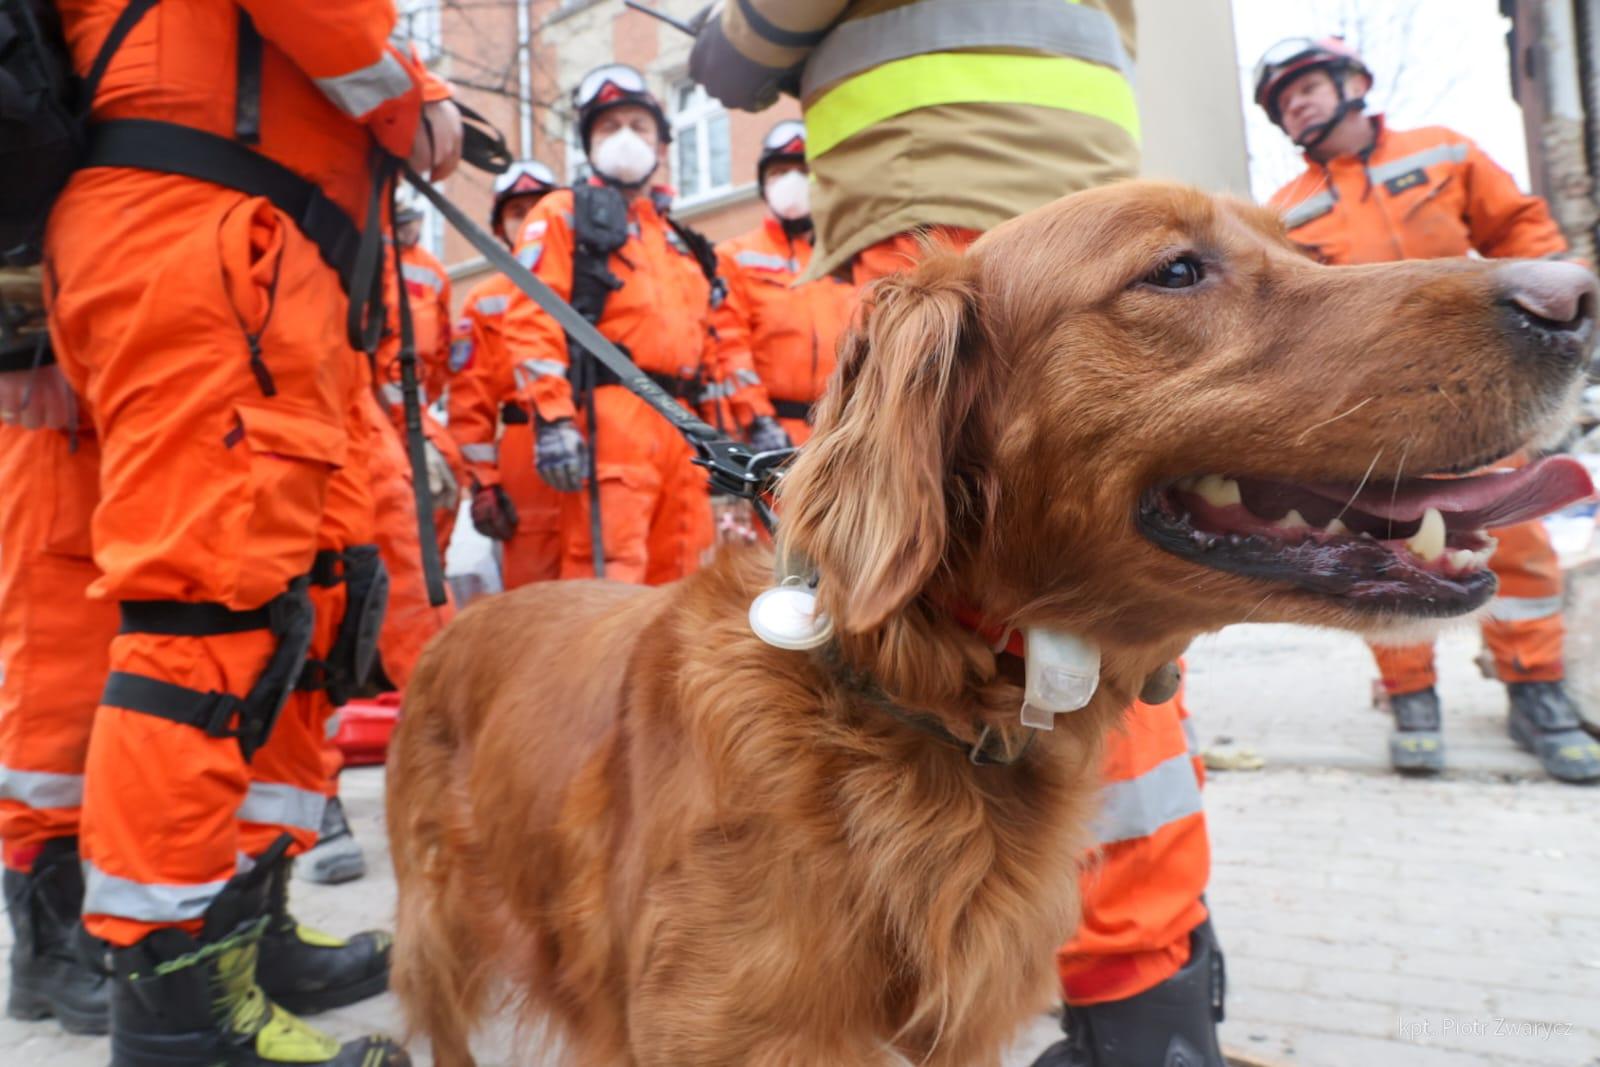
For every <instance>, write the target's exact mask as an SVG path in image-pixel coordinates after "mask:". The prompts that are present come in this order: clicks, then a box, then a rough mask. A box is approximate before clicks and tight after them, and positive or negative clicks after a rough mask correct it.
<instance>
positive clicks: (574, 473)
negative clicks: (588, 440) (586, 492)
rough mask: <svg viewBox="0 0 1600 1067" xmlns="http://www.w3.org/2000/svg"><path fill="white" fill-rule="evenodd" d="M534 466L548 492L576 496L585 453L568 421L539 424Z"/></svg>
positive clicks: (576, 432)
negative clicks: (555, 491) (548, 489)
mask: <svg viewBox="0 0 1600 1067" xmlns="http://www.w3.org/2000/svg"><path fill="white" fill-rule="evenodd" d="M534 457H535V458H534V466H535V468H537V469H538V471H539V477H541V478H543V479H544V480H545V483H546V484H547V485H549V486H550V488H552V489H559V490H561V492H563V493H576V492H577V491H578V490H579V489H582V488H583V475H584V472H585V470H587V468H588V466H589V450H588V447H587V446H586V445H585V444H584V443H583V435H582V434H580V433H579V432H578V428H577V427H576V426H574V425H573V424H572V420H571V419H557V420H556V421H554V422H541V423H540V424H539V435H538V438H537V440H536V441H535V444H534Z"/></svg>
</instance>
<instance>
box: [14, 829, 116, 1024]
mask: <svg viewBox="0 0 1600 1067" xmlns="http://www.w3.org/2000/svg"><path fill="white" fill-rule="evenodd" d="M5 896H6V911H7V912H8V913H9V914H10V916H11V932H12V935H13V937H14V938H15V940H14V941H13V942H12V945H11V981H10V984H9V986H8V987H7V988H8V992H7V995H6V1014H7V1015H9V1016H11V1018H13V1019H29V1020H31V1019H50V1018H53V1019H55V1020H56V1021H57V1022H59V1023H60V1024H61V1028H62V1029H63V1030H65V1031H67V1033H69V1034H103V1033H105V1032H106V1027H107V1025H108V1016H109V1012H110V1007H109V1004H110V997H111V992H110V984H109V983H108V982H107V980H106V976H105V975H103V974H97V973H95V972H94V971H93V970H91V969H90V968H89V967H88V966H87V965H86V964H85V963H84V962H83V961H82V960H81V959H79V958H78V955H77V953H76V952H74V951H73V944H74V934H75V933H76V932H77V927H78V921H79V916H80V915H81V913H82V911H83V868H82V866H80V865H79V862H78V839H77V838H76V837H58V838H55V839H54V840H52V841H48V842H46V843H45V846H44V848H43V849H42V850H41V851H40V853H39V856H38V858H37V859H35V860H34V861H33V870H32V872H30V873H28V874H23V873H22V872H21V871H13V870H11V869H10V868H7V869H6V872H5Z"/></svg>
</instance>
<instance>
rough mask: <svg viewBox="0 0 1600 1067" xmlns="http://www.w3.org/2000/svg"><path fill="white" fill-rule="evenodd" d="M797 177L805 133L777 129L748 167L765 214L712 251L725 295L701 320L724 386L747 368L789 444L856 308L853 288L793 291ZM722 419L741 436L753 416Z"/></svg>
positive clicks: (806, 247)
mask: <svg viewBox="0 0 1600 1067" xmlns="http://www.w3.org/2000/svg"><path fill="white" fill-rule="evenodd" d="M807 173H808V171H807V169H806V130H805V125H804V124H803V123H800V122H796V121H794V120H792V119H791V120H787V121H784V122H780V123H778V124H777V125H776V126H774V127H773V128H772V129H771V130H770V131H768V133H767V136H766V137H765V138H764V139H763V141H762V145H761V155H760V157H759V158H758V160H757V162H756V184H757V185H759V186H760V188H761V196H762V199H763V200H765V201H766V203H767V209H768V212H769V214H768V215H767V217H766V218H764V219H762V220H761V225H760V226H757V227H756V228H755V229H753V230H751V231H750V232H749V233H746V234H741V235H740V236H738V237H735V238H733V239H732V240H729V241H724V242H723V243H722V244H720V245H718V246H717V260H718V273H719V274H720V275H721V276H722V278H723V280H724V281H725V282H726V283H727V286H728V295H727V298H726V299H724V300H723V302H722V304H721V306H719V307H718V308H717V309H716V310H715V311H714V312H713V313H712V317H711V321H712V325H713V326H715V327H716V331H717V344H718V347H719V349H720V351H721V352H722V353H723V355H722V358H721V364H722V366H723V368H724V378H725V379H726V378H727V377H730V376H731V377H737V375H738V374H739V372H740V370H741V369H742V368H744V367H747V366H749V367H753V368H754V372H755V374H756V376H757V377H758V378H759V379H760V381H761V382H762V383H763V384H764V385H765V386H766V388H767V394H768V397H769V399H770V400H771V402H772V406H773V409H774V411H775V412H776V414H777V416H778V421H779V423H780V424H781V425H782V426H783V428H784V431H785V432H787V433H788V435H789V439H790V440H792V441H794V443H795V444H803V443H804V442H805V440H806V438H808V437H810V436H811V425H810V422H809V420H810V417H811V405H812V404H813V403H814V402H815V401H816V400H817V398H818V397H820V396H821V395H822V390H823V388H824V387H825V386H826V385H827V384H828V378H829V376H830V375H832V374H833V364H834V350H835V349H836V348H837V347H838V344H839V336H840V335H841V334H842V333H844V330H845V327H846V326H848V325H849V323H850V313H851V311H852V309H853V308H854V307H855V300H856V293H855V287H854V286H853V285H850V284H848V283H846V282H844V281H841V280H840V279H838V278H836V277H833V276H831V275H830V276H828V277H826V278H819V279H817V280H816V281H813V282H801V281H799V278H800V275H802V274H804V273H805V272H806V269H807V268H808V267H809V266H810V265H811V239H812V224H811V198H810V189H809V181H808V179H807ZM728 368H732V370H731V371H730V370H728ZM732 416H733V420H734V421H735V422H737V423H738V424H739V425H741V426H743V425H748V424H749V423H750V421H751V419H752V418H754V416H755V412H752V411H744V410H739V409H737V408H735V410H734V411H733V413H732Z"/></svg>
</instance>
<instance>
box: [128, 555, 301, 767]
mask: <svg viewBox="0 0 1600 1067" xmlns="http://www.w3.org/2000/svg"><path fill="white" fill-rule="evenodd" d="M309 585H310V582H309V579H307V578H305V577H300V578H296V579H294V580H293V581H292V582H290V583H289V587H288V589H286V590H284V591H283V592H282V593H280V594H278V595H277V596H275V597H273V598H272V599H271V600H270V601H268V602H267V603H266V604H263V605H262V606H261V607H259V608H252V609H249V610H247V611H234V610H232V609H230V608H227V607H224V606H223V605H221V604H216V603H188V602H181V601H173V600H130V601H124V602H123V603H122V605H121V607H122V629H121V632H122V633H125V634H126V633H150V634H164V635H176V636H183V637H206V636H213V635H216V634H230V633H243V632H245V631H249V630H265V631H267V632H268V633H270V634H271V635H272V636H273V638H275V639H276V647H275V648H274V649H273V651H272V655H271V656H270V657H269V658H268V660H267V663H266V665H265V666H264V667H263V668H262V671H261V674H260V676H259V677H258V678H257V679H256V681H255V683H254V684H253V685H252V686H251V688H250V692H249V693H247V694H245V695H244V696H242V697H240V696H234V695H233V694H231V693H222V692H216V691H209V690H199V689H191V688H189V687H188V686H182V685H176V684H174V683H172V682H168V681H164V680H162V679H160V678H150V677H148V676H146V675H142V674H135V673H133V672H131V671H112V672H111V675H110V677H109V678H107V679H106V687H105V691H104V692H103V694H102V695H101V697H100V702H101V703H102V704H106V705H109V706H111V707H115V708H125V709H127V710H128V711H136V712H139V713H141V714H144V715H153V716H155V717H156V718H159V719H167V720H168V721H170V722H176V723H182V724H184V725H186V726H193V727H195V728H196V729H199V730H203V731H205V733H206V734H207V735H208V736H211V737H231V738H236V739H237V740H238V742H239V749H240V751H241V752H242V753H243V755H244V758H245V759H246V760H247V761H248V760H249V759H250V758H251V757H252V756H254V755H255V752H256V750H257V749H259V748H260V747H261V746H262V745H263V744H265V743H266V740H267V738H268V737H269V736H270V735H271V733H272V727H273V724H274V723H276V722H277V721H278V714H279V712H281V711H282V710H283V705H284V701H286V700H287V699H288V697H289V693H290V691H291V690H292V689H293V687H294V683H295V680H296V679H297V678H298V677H299V675H300V671H301V667H302V666H303V665H304V664H305V661H306V653H307V651H308V649H309V648H310V645H311V631H312V628H313V625H314V622H315V616H314V614H313V609H312V606H311V598H310V595H309Z"/></svg>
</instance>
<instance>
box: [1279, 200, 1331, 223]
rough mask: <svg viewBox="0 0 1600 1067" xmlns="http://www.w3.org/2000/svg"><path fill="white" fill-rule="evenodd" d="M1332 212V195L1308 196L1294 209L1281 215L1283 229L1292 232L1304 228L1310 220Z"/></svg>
mask: <svg viewBox="0 0 1600 1067" xmlns="http://www.w3.org/2000/svg"><path fill="white" fill-rule="evenodd" d="M1332 210H1333V195H1332V194H1331V193H1318V194H1317V195H1316V196H1308V197H1306V198H1305V199H1304V200H1302V201H1300V202H1299V203H1298V204H1296V205H1295V206H1294V207H1292V208H1290V209H1289V210H1287V211H1285V212H1284V213H1283V228H1284V229H1286V230H1292V229H1295V228H1296V227H1299V226H1304V225H1305V224H1306V223H1308V222H1310V221H1311V220H1312V219H1320V218H1321V217H1322V216H1324V215H1326V214H1327V213H1328V212H1330V211H1332Z"/></svg>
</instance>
